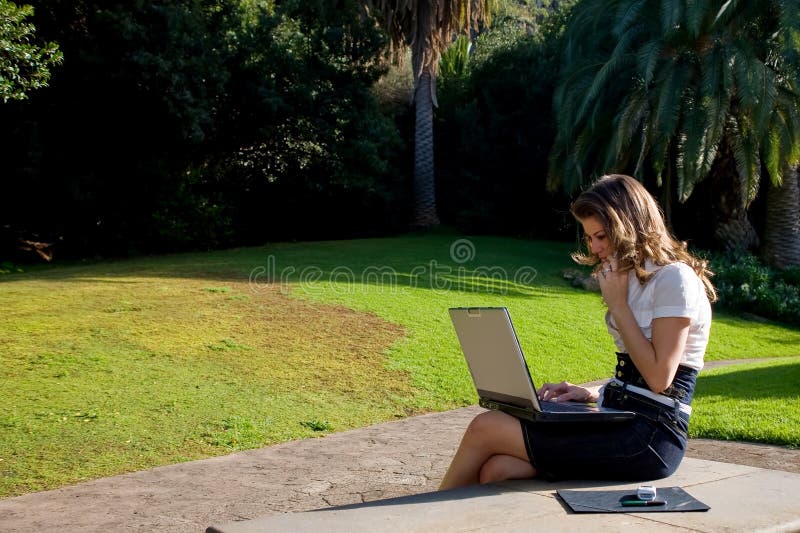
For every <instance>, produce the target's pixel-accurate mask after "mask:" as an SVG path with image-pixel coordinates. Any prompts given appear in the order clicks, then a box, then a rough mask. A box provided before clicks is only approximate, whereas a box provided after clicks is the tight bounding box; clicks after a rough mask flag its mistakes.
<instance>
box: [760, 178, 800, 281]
mask: <svg viewBox="0 0 800 533" xmlns="http://www.w3.org/2000/svg"><path fill="white" fill-rule="evenodd" d="M761 257H762V258H763V259H764V260H765V261H766V262H767V263H768V264H770V265H771V266H774V267H777V268H787V267H792V266H800V177H798V169H797V168H792V169H791V170H789V171H788V172H786V173H785V174H784V176H783V184H782V185H781V186H780V187H776V186H774V185H773V184H772V183H770V184H769V188H768V189H767V220H766V225H765V227H764V247H763V249H762V250H761Z"/></svg>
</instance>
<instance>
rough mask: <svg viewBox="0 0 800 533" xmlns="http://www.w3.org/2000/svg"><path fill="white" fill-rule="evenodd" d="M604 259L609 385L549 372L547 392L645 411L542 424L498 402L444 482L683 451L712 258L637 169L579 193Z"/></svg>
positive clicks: (672, 462) (592, 467) (634, 468)
mask: <svg viewBox="0 0 800 533" xmlns="http://www.w3.org/2000/svg"><path fill="white" fill-rule="evenodd" d="M571 210H572V214H573V215H574V216H575V218H576V219H577V220H578V221H579V222H580V224H581V225H582V227H583V232H584V234H585V239H586V246H587V249H588V251H587V253H585V254H583V253H575V254H573V258H574V259H575V260H576V261H577V262H579V263H582V264H585V265H595V271H594V273H593V275H594V276H596V278H597V280H598V282H599V284H600V290H601V292H602V295H603V300H604V301H605V304H606V306H607V307H608V311H607V312H606V317H605V322H606V327H607V328H608V331H609V333H611V336H612V337H613V339H614V343H615V344H616V347H617V349H618V350H619V351H618V353H617V368H616V372H615V376H614V378H612V380H611V381H609V382H608V383H607V384H606V385H604V386H603V387H595V388H587V387H581V386H578V385H573V384H571V383H567V382H561V383H558V384H554V383H545V384H544V385H543V386H542V387H541V388H540V389H539V390H538V391H537V394H538V395H539V397H540V399H542V400H549V401H558V402H563V401H576V402H587V403H588V402H597V403H598V405H601V406H603V407H612V408H617V409H624V410H628V411H634V412H636V417H634V418H633V419H631V420H629V421H625V422H605V423H593V424H589V425H587V424H568V423H536V422H532V421H529V420H523V419H517V418H515V417H513V416H511V415H508V414H506V413H503V412H500V411H488V412H485V413H482V414H480V415H478V416H476V417H475V419H473V420H472V422H471V423H470V425H469V427H468V428H467V431H466V433H465V434H464V436H463V438H462V440H461V444H460V446H459V448H458V451H457V452H456V455H455V457H454V458H453V461H452V463H451V464H450V468H449V469H448V471H447V473H446V474H445V477H444V479H443V480H442V485H441V488H442V489H449V488H454V487H460V486H464V485H470V484H474V483H489V482H496V481H503V480H506V479H524V478H531V477H543V478H546V479H551V480H555V479H624V480H631V481H640V480H650V479H660V478H663V477H667V476H669V475H671V474H672V473H673V472H674V471H675V470H676V469H677V468H678V465H679V464H680V462H681V460H682V459H683V455H684V452H685V450H686V439H687V430H688V426H689V415H690V414H691V407H690V404H691V401H692V395H693V393H694V387H695V382H696V378H697V372H698V371H699V370H700V369H701V368H702V367H703V356H704V354H705V349H706V344H707V343H708V336H709V330H710V327H711V306H710V303H709V301H714V300H715V299H716V294H715V292H714V288H713V286H712V285H711V283H710V281H709V279H708V276H709V275H710V272H709V271H708V270H707V268H706V262H705V261H702V260H700V259H698V258H695V257H693V256H692V255H691V254H690V253H689V252H688V251H687V250H686V244H685V243H681V242H678V241H676V240H675V238H674V237H673V236H672V235H670V233H669V231H668V230H667V228H666V225H665V223H664V217H663V215H662V213H661V210H660V209H659V207H658V204H657V203H656V201H655V200H654V199H653V197H652V196H651V195H650V193H648V192H647V190H646V189H645V188H644V187H643V186H642V185H641V184H640V183H639V182H638V181H636V180H635V179H633V178H631V177H629V176H623V175H609V176H604V177H602V178H601V179H600V180H599V181H598V182H597V183H595V184H594V185H593V186H592V187H591V188H590V189H589V190H587V191H585V192H584V193H582V194H581V195H580V196H579V197H578V199H577V200H576V201H575V202H574V203H573V204H572V208H571Z"/></svg>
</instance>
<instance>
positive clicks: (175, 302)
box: [0, 234, 800, 495]
mask: <svg viewBox="0 0 800 533" xmlns="http://www.w3.org/2000/svg"><path fill="white" fill-rule="evenodd" d="M570 250H571V247H570V246H569V245H564V244H557V243H537V242H530V241H520V240H513V239H499V238H489V237H475V238H472V237H471V238H469V239H467V240H465V239H463V238H460V237H458V236H455V235H446V234H440V235H429V236H421V235H412V236H405V237H400V238H395V239H374V240H356V241H339V242H321V243H301V244H275V245H270V246H268V247H264V248H250V249H239V250H230V251H224V252H212V253H207V254H186V255H175V256H163V257H154V258H142V259H137V260H132V261H120V262H107V263H100V264H95V265H84V266H72V267H56V268H46V269H38V270H35V271H33V272H30V273H24V274H14V275H8V276H4V277H2V278H0V308H1V309H3V313H2V316H0V376H1V377H2V380H3V383H4V387H3V388H2V390H0V405H3V406H4V408H3V410H2V411H0V476H2V477H0V495H8V494H17V493H22V492H26V491H31V490H40V489H43V488H50V487H55V486H58V485H61V484H64V483H69V482H74V481H78V480H81V479H87V478H92V477H98V476H104V475H110V474H114V473H119V472H123V471H130V470H135V469H141V468H146V467H150V466H154V465H158V464H166V463H170V462H176V461H181V460H188V459H193V458H197V457H204V456H208V455H214V454H220V453H227V452H229V451H231V450H235V449H244V448H249V447H256V446H260V445H263V444H268V443H274V442H279V441H283V440H288V439H292V438H299V437H304V436H310V435H314V434H318V433H316V431H318V430H323V431H325V430H331V429H332V430H342V429H347V428H351V427H358V426H362V425H365V424H369V423H372V422H375V421H378V420H386V419H390V418H393V417H397V416H405V415H406V414H408V413H413V412H419V411H423V410H433V409H446V408H449V407H453V406H457V405H463V404H467V403H471V402H473V401H474V399H475V394H474V391H473V388H472V385H471V383H470V381H469V376H468V374H467V371H466V367H465V365H464V363H463V359H462V357H461V354H460V350H459V349H458V345H457V341H456V339H455V335H454V334H453V331H452V327H451V325H450V322H449V318H448V315H447V312H446V310H447V308H448V307H451V306H473V305H506V306H508V307H509V308H510V310H511V314H512V317H513V318H514V321H515V325H516V327H517V329H518V331H519V334H520V337H521V342H522V344H523V347H524V349H525V352H526V354H527V355H528V357H529V360H530V363H531V367H532V372H533V375H534V378H535V379H536V380H538V381H543V380H556V379H563V378H569V379H570V380H572V381H575V382H581V381H588V380H591V379H596V378H598V377H603V376H606V375H608V374H609V371H610V369H611V366H612V361H613V360H612V358H611V357H610V353H611V351H612V350H613V346H612V343H611V341H610V339H609V337H608V335H607V334H606V333H605V331H604V329H603V327H602V316H603V307H602V305H601V303H600V300H599V298H598V297H597V295H594V294H588V293H585V292H583V291H578V290H576V289H572V288H571V287H569V286H567V285H566V284H565V282H564V281H563V280H561V279H560V276H559V271H560V269H561V268H564V267H569V266H571V265H570V261H569V258H568V253H569V251H570ZM461 252H465V253H466V254H467V255H466V257H470V256H471V257H472V259H471V260H468V261H464V262H457V261H454V257H455V259H457V260H459V261H460V260H461V258H462V257H464V256H462V255H460V253H461ZM475 269H478V272H483V275H482V276H478V277H475V276H474V275H473V274H474V273H475ZM381 276H382V277H381ZM491 276H494V277H493V279H489V278H490V277H491ZM515 276H516V277H517V282H514V278H515ZM248 280H249V281H248ZM268 280H272V281H268ZM351 309H355V310H358V311H365V312H366V313H359V312H354V311H352V310H351ZM798 353H800V331H798V330H796V329H788V328H783V327H780V326H776V325H773V324H768V323H759V322H752V321H743V320H741V319H737V318H734V317H730V316H723V315H718V318H717V319H716V320H715V323H714V326H713V331H712V341H711V345H710V346H709V353H708V356H709V358H710V359H731V358H748V357H767V356H770V357H772V356H784V355H797V354H798ZM794 364H795V366H794V367H790V368H796V367H797V363H796V362H795V363H794ZM761 375H762V374H758V376H761ZM781 375H790V374H787V373H783V374H781ZM752 386H753V385H752V384H751V388H752ZM723 390H724V389H723ZM782 398H783V399H784V400H785V399H787V397H785V396H784V397H782ZM788 399H789V401H790V402H794V404H793V405H797V403H798V402H797V397H796V396H795V397H794V399H792V398H788ZM698 401H704V400H702V398H701V399H699V400H698ZM765 401H766V400H764V399H761V400H758V401H757V403H755V404H754V405H755V406H756V407H755V409H756V410H758V409H761V408H762V407H764V408H766V407H768V404H767V403H764V402H765ZM723 410H724V409H723ZM696 419H697V421H698V423H697V424H696V425H695V428H696V429H695V432H700V434H707V435H719V433H714V431H721V430H723V429H724V428H727V427H730V423H729V422H728V421H726V420H723V419H721V418H718V419H711V418H709V420H708V421H704V419H703V417H702V415H698V416H697V417H696ZM715 420H719V422H716V421H715ZM751 425H756V421H753V423H752V424H751ZM774 425H776V426H780V425H781V424H780V421H778V422H776V423H775V424H774ZM793 427H794V429H790V430H789V433H788V434H789V437H786V436H785V435H786V433H785V432H784V433H781V432H780V431H778V432H777V434H779V435H780V434H783V435H784V437H783V440H782V441H781V440H780V439H779V441H781V442H787V443H792V442H795V441H796V439H797V431H798V430H797V429H796V428H797V427H798V426H797V424H794V426H793ZM698 428H699V429H698ZM748 435H749V434H748ZM792 435H794V436H792ZM754 438H755V437H754ZM770 438H771V437H770ZM792 439H795V440H792Z"/></svg>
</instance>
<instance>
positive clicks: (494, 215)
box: [436, 2, 574, 238]
mask: <svg viewBox="0 0 800 533" xmlns="http://www.w3.org/2000/svg"><path fill="white" fill-rule="evenodd" d="M570 4H571V2H561V6H560V7H561V9H560V10H555V12H554V14H551V11H550V10H549V9H544V8H538V9H534V8H532V9H528V10H525V11H522V14H526V15H527V16H526V17H520V16H519V13H513V12H512V13H502V12H501V13H500V14H498V16H497V17H496V19H495V21H494V23H493V25H492V28H491V29H489V30H488V31H486V32H484V33H483V34H482V35H481V36H480V37H478V39H477V40H476V42H475V43H474V46H473V47H472V52H471V54H470V55H469V57H468V59H464V58H463V57H462V58H461V59H458V60H457V59H455V58H453V57H451V56H452V55H453V54H457V53H459V49H457V48H456V49H453V50H451V51H450V52H448V54H447V55H446V56H445V58H444V60H445V67H444V68H443V72H442V80H441V90H440V108H439V111H438V113H437V116H438V123H437V132H438V135H437V138H436V145H437V146H438V147H439V148H438V150H437V154H438V158H439V166H438V167H437V172H438V175H439V188H440V190H441V194H440V199H441V201H440V204H441V206H440V210H441V213H442V217H443V219H444V220H445V221H446V222H448V223H452V224H456V225H457V226H459V227H461V228H463V229H465V230H468V231H479V232H502V233H512V234H517V235H536V236H539V237H550V238H554V237H564V236H565V235H573V234H574V233H572V232H573V231H574V225H573V223H572V221H571V216H570V215H569V210H568V207H569V202H568V198H567V197H566V196H565V195H563V194H560V193H550V192H548V191H547V190H546V186H545V183H546V177H547V161H548V154H549V151H550V147H551V145H552V139H553V137H554V135H555V127H554V124H553V120H552V112H551V109H552V99H553V91H554V88H555V81H556V79H557V77H558V71H559V57H560V49H561V46H562V44H561V35H562V32H563V24H564V19H565V14H566V13H567V8H568V7H569V5H570ZM534 25H535V27H536V31H533V28H534ZM462 48H465V47H463V45H462ZM460 53H462V54H464V53H466V50H465V49H463V50H461V52H460ZM454 64H456V65H462V66H459V67H454V66H453V65H454Z"/></svg>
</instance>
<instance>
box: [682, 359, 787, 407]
mask: <svg viewBox="0 0 800 533" xmlns="http://www.w3.org/2000/svg"><path fill="white" fill-rule="evenodd" d="M798 383H800V358H794V357H793V358H791V359H790V360H789V361H786V362H785V363H784V362H779V363H770V364H769V365H768V366H757V367H755V368H753V367H752V366H751V365H747V368H742V369H736V368H735V367H734V368H731V367H725V369H724V370H720V371H718V372H716V373H713V374H701V375H700V377H699V378H698V383H697V393H698V397H708V396H722V397H726V398H735V399H738V400H759V399H781V398H783V399H789V398H795V399H797V398H798V397H799V396H800V391H798Z"/></svg>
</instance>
